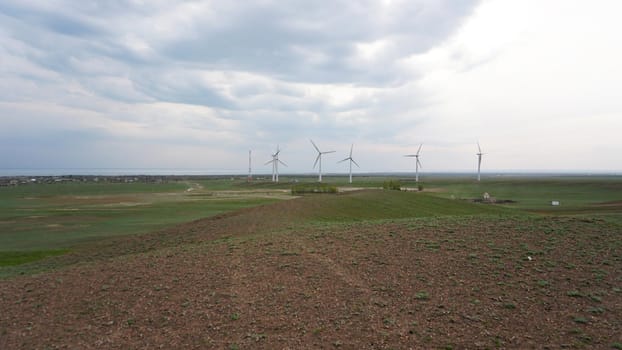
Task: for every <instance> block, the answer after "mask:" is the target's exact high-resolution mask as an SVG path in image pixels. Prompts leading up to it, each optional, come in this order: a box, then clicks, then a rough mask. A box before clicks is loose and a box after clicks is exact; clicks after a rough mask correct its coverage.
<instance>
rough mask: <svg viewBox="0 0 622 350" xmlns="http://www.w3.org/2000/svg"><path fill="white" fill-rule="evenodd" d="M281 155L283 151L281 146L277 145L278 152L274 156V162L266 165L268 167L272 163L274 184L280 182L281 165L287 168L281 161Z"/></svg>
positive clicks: (271, 161) (270, 161)
mask: <svg viewBox="0 0 622 350" xmlns="http://www.w3.org/2000/svg"><path fill="white" fill-rule="evenodd" d="M279 153H281V150H280V149H279V145H277V146H276V152H275V153H274V154H273V155H272V160H269V161H267V162H266V164H265V165H268V164H270V163H272V182H279V163H281V164H283V165H285V166H287V164H285V163H283V162H282V161H281V160H280V159H279Z"/></svg>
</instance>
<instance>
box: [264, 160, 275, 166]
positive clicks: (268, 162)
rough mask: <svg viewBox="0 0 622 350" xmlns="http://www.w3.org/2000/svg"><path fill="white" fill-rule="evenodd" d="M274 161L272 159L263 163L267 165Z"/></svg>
mask: <svg viewBox="0 0 622 350" xmlns="http://www.w3.org/2000/svg"><path fill="white" fill-rule="evenodd" d="M272 162H274V159H272V160H269V161H267V162H266V163H264V165H268V164H270V163H272Z"/></svg>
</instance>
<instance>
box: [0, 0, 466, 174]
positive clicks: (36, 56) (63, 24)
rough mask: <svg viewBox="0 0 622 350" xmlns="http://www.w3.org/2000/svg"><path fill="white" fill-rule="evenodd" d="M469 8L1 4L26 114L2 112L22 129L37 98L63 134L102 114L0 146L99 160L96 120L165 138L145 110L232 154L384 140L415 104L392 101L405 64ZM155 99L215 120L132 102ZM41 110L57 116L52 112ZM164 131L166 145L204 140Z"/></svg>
mask: <svg viewBox="0 0 622 350" xmlns="http://www.w3.org/2000/svg"><path fill="white" fill-rule="evenodd" d="M477 2H478V1H477V0H473V1H467V0H464V1H457V2H456V1H450V0H412V1H394V2H392V4H391V5H390V6H389V5H386V6H385V5H383V4H384V3H385V2H381V1H371V0H361V1H346V0H338V1H322V2H312V1H311V2H310V1H302V0H300V1H288V2H280V1H279V2H277V1H244V2H226V1H215V2H203V1H175V2H168V1H148V2H138V1H131V0H111V1H71V0H55V1H49V2H48V1H43V2H40V1H28V0H19V1H18V0H4V1H2V2H0V61H2V64H3V67H0V79H2V82H0V87H2V88H3V89H7V91H8V92H7V93H6V94H3V96H2V97H0V101H5V102H7V103H9V104H11V103H13V104H18V103H22V104H23V105H20V106H18V105H11V107H7V105H5V106H2V105H0V113H4V114H6V113H9V112H10V113H17V114H19V115H18V116H17V117H21V118H22V120H23V123H22V124H20V125H23V126H27V125H34V124H32V123H30V124H29V123H28V122H27V118H28V116H29V114H28V113H30V112H28V111H29V110H30V109H29V108H30V107H32V106H31V105H30V104H33V105H36V104H37V103H41V106H43V107H41V106H38V107H40V110H42V111H43V112H41V113H39V112H37V118H39V119H38V120H44V119H45V118H47V119H49V120H50V122H49V123H50V124H52V125H54V124H55V121H56V122H57V123H59V121H60V123H62V124H63V125H71V121H70V120H71V119H72V118H75V119H76V120H77V119H79V118H83V117H82V115H83V114H86V115H91V114H95V115H96V118H95V117H93V118H94V119H93V121H90V120H87V121H84V122H82V123H80V125H82V126H80V127H76V129H69V130H71V131H63V130H64V129H62V128H59V129H54V128H51V129H50V128H41V127H40V126H29V127H32V128H33V130H34V133H33V135H36V136H35V137H30V136H29V135H30V131H29V130H28V129H27V128H24V129H19V130H16V131H15V134H14V136H15V137H14V138H10V139H5V140H4V141H3V146H6V147H7V148H11V145H17V146H19V147H20V148H21V149H22V150H28V152H26V151H24V152H23V153H22V154H23V155H24V157H28V158H31V159H44V158H45V157H43V156H35V155H34V153H36V150H37V149H54V150H57V151H58V153H57V154H63V153H67V154H69V155H68V156H67V157H69V158H71V157H75V159H81V160H84V161H87V159H86V158H87V157H86V156H85V155H83V153H80V152H78V151H77V150H79V149H81V150H93V152H94V153H97V151H96V149H95V148H96V147H95V146H93V145H95V144H97V143H98V142H100V141H102V140H103V141H104V142H105V141H110V140H114V139H115V137H120V136H118V135H117V134H116V133H115V130H116V129H115V128H114V127H112V128H110V129H105V128H104V129H100V127H101V126H102V125H104V126H105V125H107V124H109V125H114V126H116V125H117V122H119V121H127V122H136V123H138V124H140V123H145V124H146V125H147V126H146V127H145V129H146V131H145V130H142V129H141V130H139V131H136V132H137V133H139V134H140V135H141V136H140V137H152V138H153V139H154V140H156V139H157V140H158V141H162V138H161V135H162V133H161V132H153V130H150V129H149V127H148V123H146V122H144V120H148V117H147V115H148V114H150V113H153V114H155V115H157V118H159V119H158V120H164V119H166V118H169V119H170V120H173V119H174V120H175V121H174V122H171V123H170V124H174V125H176V127H179V128H181V129H184V128H186V129H188V130H192V131H198V132H200V131H208V132H212V133H218V132H220V131H221V130H219V128H222V129H223V130H222V132H223V133H224V134H226V136H222V139H223V140H229V139H232V140H234V141H222V142H230V143H231V145H228V146H230V147H244V148H245V147H246V146H240V145H238V144H237V143H236V142H238V143H239V140H245V141H246V142H265V143H273V142H274V141H273V140H275V139H280V140H282V142H287V141H292V140H296V139H299V138H300V137H301V135H305V137H311V136H313V135H316V134H321V135H323V136H324V137H334V138H342V139H343V138H347V139H351V138H356V137H361V136H373V137H381V136H379V134H380V133H386V134H388V135H391V134H392V133H395V132H397V130H396V129H395V127H394V126H393V124H391V123H390V122H387V120H389V119H391V118H403V116H401V115H403V111H404V109H406V110H408V109H412V108H416V106H417V105H418V104H421V103H422V98H421V97H415V98H413V97H411V96H405V93H404V92H401V93H399V94H397V96H393V95H395V91H396V90H395V89H396V88H398V87H400V86H405V85H404V84H405V82H409V81H412V80H413V79H417V78H418V77H416V76H413V75H412V73H410V72H406V71H404V70H403V69H402V68H401V67H400V65H399V62H400V60H402V59H404V58H406V57H408V56H410V55H412V54H417V53H422V52H426V51H427V50H429V49H431V48H433V47H434V46H436V45H439V44H441V43H442V42H443V41H444V40H446V39H447V38H448V37H449V36H450V35H451V34H452V33H453V32H454V31H456V29H457V28H459V26H460V24H461V23H462V21H463V20H464V19H465V18H467V17H468V15H469V14H470V13H471V12H472V10H473V9H474V7H475V6H476V4H477ZM386 3H390V2H386ZM367 88H369V89H370V90H369V91H367V90H364V89H367ZM333 89H336V90H339V91H338V94H337V92H334V93H335V94H336V95H335V96H333V95H332V93H333V92H331V91H332V90H333ZM358 89H362V90H361V91H359V90H358ZM344 91H345V92H344ZM337 95H338V96H337ZM341 95H343V96H341ZM157 103H173V104H178V105H180V106H181V105H191V106H201V108H203V107H208V108H206V109H205V111H206V112H205V113H208V112H209V114H210V117H209V118H214V120H217V121H215V122H214V121H213V120H212V119H209V122H206V123H201V122H200V117H201V113H203V112H204V111H203V109H200V110H199V111H198V112H197V111H193V112H192V113H194V114H193V116H194V117H195V119H194V121H193V123H194V124H185V123H186V122H185V121H184V120H183V116H181V115H179V114H175V113H170V112H171V109H170V108H171V107H167V108H168V109H166V108H163V109H160V110H159V109H158V108H155V107H154V108H153V109H145V108H142V107H139V106H143V105H145V104H157ZM48 105H50V106H56V105H58V106H60V107H62V108H59V110H58V111H57V112H56V113H49V114H46V113H44V112H45V106H48ZM382 112H384V113H388V114H384V115H383V114H382ZM20 113H21V114H20ZM218 120H226V121H229V122H231V123H233V124H234V125H235V126H230V125H229V124H226V123H223V124H222V125H226V126H219V125H221V124H219V123H218ZM81 121H82V119H81ZM89 123H91V124H92V125H94V126H93V127H92V128H89V127H88V125H91V124H89ZM211 123H213V124H211ZM163 125H167V123H165V122H160V124H157V125H155V124H154V125H153V126H152V128H153V129H156V128H166V126H163ZM186 129H184V130H186ZM101 130H106V131H105V132H102V131H101ZM234 133H235V134H236V135H238V138H237V139H235V137H232V136H231V135H230V134H234ZM115 135H117V136H115ZM123 135H124V136H123V137H128V138H129V137H133V136H127V134H123ZM145 135H151V136H145ZM193 135H194V134H193ZM210 135H211V134H210ZM170 136H171V137H170V138H168V139H166V141H165V142H166V143H168V144H176V143H178V144H179V143H183V144H192V143H200V142H202V141H197V140H198V139H200V136H196V138H194V137H188V138H185V139H184V140H180V141H177V142H176V141H174V136H175V135H170ZM215 137H216V139H217V140H218V142H221V141H220V140H221V139H219V138H218V137H219V136H218V135H217V136H215ZM382 137H387V136H386V135H385V136H382ZM20 140H21V141H20ZM55 140H59V141H58V142H57V143H55ZM46 142H50V143H49V144H48V143H46ZM111 142H114V141H111ZM162 142H164V141H162ZM214 142H216V141H214ZM50 145H53V146H54V147H51V146H50ZM89 145H91V146H92V147H91V146H89ZM72 149H74V150H73V151H72ZM44 153H45V152H42V153H41V154H44ZM100 153H101V152H100ZM45 154H47V153H45ZM95 158H96V157H95ZM13 159H19V157H14V158H13ZM16 165H19V164H17V163H16ZM46 166H49V164H46Z"/></svg>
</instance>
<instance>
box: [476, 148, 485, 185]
mask: <svg viewBox="0 0 622 350" xmlns="http://www.w3.org/2000/svg"><path fill="white" fill-rule="evenodd" d="M477 150H478V151H479V152H477V153H476V154H477V182H479V181H480V180H481V176H480V169H481V167H482V156H483V155H484V154H486V153H482V148H481V147H480V146H479V141H477Z"/></svg>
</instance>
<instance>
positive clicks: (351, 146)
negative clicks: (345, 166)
mask: <svg viewBox="0 0 622 350" xmlns="http://www.w3.org/2000/svg"><path fill="white" fill-rule="evenodd" d="M353 148H354V144H352V145H350V158H352V149H353Z"/></svg>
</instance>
